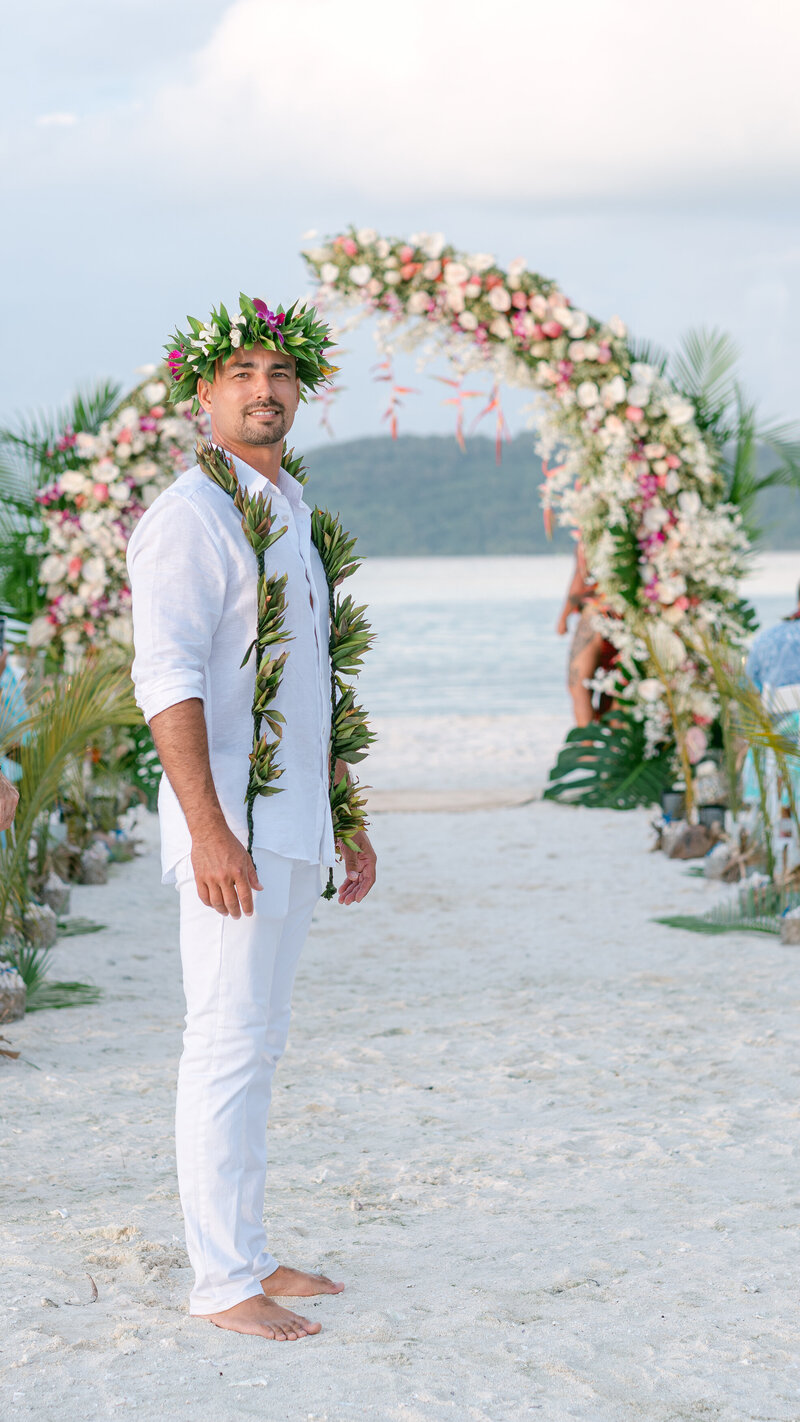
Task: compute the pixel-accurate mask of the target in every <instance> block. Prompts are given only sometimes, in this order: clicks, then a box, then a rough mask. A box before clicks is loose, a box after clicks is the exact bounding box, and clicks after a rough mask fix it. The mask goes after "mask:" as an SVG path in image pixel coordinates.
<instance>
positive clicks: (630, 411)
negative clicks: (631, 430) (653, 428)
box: [625, 405, 644, 425]
mask: <svg viewBox="0 0 800 1422" xmlns="http://www.w3.org/2000/svg"><path fill="white" fill-rule="evenodd" d="M625 418H626V420H630V421H631V424H634V425H635V424H638V422H639V420H643V419H644V410H640V409H639V406H638V405H629V406H628V408H627V410H626V411H625Z"/></svg>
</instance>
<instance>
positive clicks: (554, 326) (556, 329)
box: [542, 321, 564, 341]
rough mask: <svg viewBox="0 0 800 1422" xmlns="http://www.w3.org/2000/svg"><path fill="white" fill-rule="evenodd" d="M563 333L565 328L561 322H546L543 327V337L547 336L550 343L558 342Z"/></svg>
mask: <svg viewBox="0 0 800 1422" xmlns="http://www.w3.org/2000/svg"><path fill="white" fill-rule="evenodd" d="M563 331H564V327H563V326H562V325H561V323H560V322H559V321H545V322H544V324H543V326H542V335H543V336H546V337H547V339H548V341H557V340H558V337H559V336H560V335H562V333H563Z"/></svg>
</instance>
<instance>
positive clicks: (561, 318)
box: [552, 306, 572, 330]
mask: <svg viewBox="0 0 800 1422" xmlns="http://www.w3.org/2000/svg"><path fill="white" fill-rule="evenodd" d="M552 311H553V320H554V321H557V322H558V324H559V325H560V326H565V327H566V328H567V330H569V327H570V325H571V323H572V312H571V311H570V309H569V307H568V306H553V308H552Z"/></svg>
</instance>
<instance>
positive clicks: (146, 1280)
mask: <svg viewBox="0 0 800 1422" xmlns="http://www.w3.org/2000/svg"><path fill="white" fill-rule="evenodd" d="M646 818H647V817H646V816H645V815H643V814H632V815H624V816H617V815H614V814H612V813H610V812H609V813H607V812H601V811H597V812H592V813H590V812H585V811H580V810H572V809H568V808H561V807H557V806H550V805H547V804H542V803H538V804H532V805H527V806H525V807H522V808H516V809H504V810H495V811H489V812H480V813H472V814H462V815H459V814H447V813H442V814H414V815H402V814H380V815H379V816H378V817H377V819H376V823H375V827H374V836H375V839H376V841H377V844H378V847H379V852H380V859H381V866H380V867H381V887H380V891H379V892H376V893H375V894H374V896H373V897H372V899H371V900H370V901H368V902H367V903H366V904H365V905H363V906H362V908H361V909H359V910H356V909H348V910H343V909H340V908H338V907H337V906H336V905H326V904H322V905H321V906H320V909H319V912H318V914H317V916H316V920H315V924H314V927H313V930H312V936H311V940H310V942H309V945H308V948H307V950H306V953H305V957H304V960H303V964H302V970H301V972H300V975H299V980H298V984H297V990H296V994H295V1018H294V1024H293V1032H292V1037H291V1041H290V1046H289V1051H288V1053H287V1056H286V1058H285V1060H284V1062H283V1063H282V1066H281V1068H280V1071H279V1076H278V1081H277V1090H276V1096H275V1106H274V1112H273V1121H272V1165H271V1171H270V1179H269V1186H268V1194H267V1213H268V1218H269V1220H270V1223H271V1240H272V1245H273V1248H274V1249H275V1251H276V1252H277V1254H278V1256H279V1257H280V1258H281V1259H284V1260H286V1261H287V1262H292V1263H295V1264H298V1265H301V1266H307V1267H320V1268H322V1269H325V1270H326V1271H329V1272H331V1273H332V1274H333V1275H335V1276H339V1275H341V1276H342V1277H344V1278H346V1280H347V1283H348V1289H347V1292H346V1293H345V1294H344V1295H343V1296H342V1297H341V1298H338V1299H324V1300H321V1301H319V1302H317V1303H311V1304H310V1305H309V1311H310V1312H311V1313H312V1316H314V1317H316V1318H319V1319H320V1320H321V1321H322V1323H323V1326H324V1329H323V1332H322V1333H321V1334H320V1336H319V1337H318V1338H316V1339H311V1340H305V1341H304V1342H301V1343H297V1344H293V1345H288V1346H287V1345H285V1346H278V1345H275V1344H269V1343H262V1342H261V1341H259V1340H253V1339H245V1338H241V1337H238V1336H234V1335H231V1334H226V1333H222V1332H220V1331H218V1330H215V1329H213V1328H212V1327H211V1326H210V1325H209V1324H206V1323H204V1322H202V1321H198V1320H191V1319H190V1318H189V1317H188V1316H187V1313H186V1295H187V1291H188V1286H189V1274H188V1269H187V1262H186V1256H185V1253H184V1248H183V1243H182V1226H181V1217H180V1211H179V1206H178V1199H177V1194H176V1187H175V1177H174V1165H173V1153H172V1111H173V1089H174V1081H175V1069H176V1060H177V1055H178V1050H179V1041H180V1031H181V1016H182V1001H181V994H180V988H179V981H178V966H177V952H176V947H175V935H176V918H177V912H176V910H177V900H176V895H175V893H174V891H173V890H170V889H162V888H161V887H160V886H159V884H158V873H157V864H156V857H155V853H154V849H153V847H152V830H153V826H152V825H150V827H149V835H150V839H151V848H150V850H149V852H148V854H147V856H146V857H143V858H141V859H139V860H138V861H137V862H136V863H134V864H132V865H128V866H123V867H120V868H117V869H115V870H114V871H113V875H112V882H111V883H110V884H109V885H108V887H106V888H99V889H89V888H86V889H79V890H78V891H77V892H76V893H75V902H74V905H73V907H74V911H76V912H78V913H85V914H87V915H89V916H91V917H93V918H98V919H101V920H102V921H103V922H105V923H107V924H108V925H109V930H110V931H109V932H108V933H105V934H98V935H96V936H92V937H85V938H82V939H70V940H65V941H63V944H62V945H61V946H60V947H59V948H58V950H57V968H58V971H59V972H60V974H61V975H69V976H73V975H74V976H79V975H81V974H88V975H90V976H91V977H92V978H94V979H95V980H96V981H97V982H98V983H100V984H101V985H102V986H103V987H104V988H105V989H106V992H107V996H106V998H105V1000H104V1002H103V1003H102V1004H101V1005H100V1006H98V1007H95V1008H87V1009H80V1010H73V1011H64V1012H57V1013H56V1012H50V1013H43V1014H36V1015H31V1016H29V1017H28V1018H27V1019H26V1020H25V1022H24V1023H22V1024H19V1025H17V1026H14V1027H11V1028H7V1029H6V1035H7V1036H9V1037H11V1038H13V1040H14V1041H15V1043H16V1044H17V1045H19V1046H20V1047H21V1048H22V1051H23V1054H24V1057H25V1058H26V1059H27V1062H28V1063H35V1064H36V1066H37V1067H38V1068H39V1070H34V1068H33V1066H32V1065H30V1064H26V1062H24V1061H19V1062H16V1063H11V1062H5V1063H0V1070H2V1073H3V1081H4V1086H5V1089H4V1092H3V1109H2V1118H3V1120H2V1128H0V1140H1V1141H2V1146H3V1155H2V1161H3V1186H2V1192H3V1197H4V1198H3V1208H2V1257H3V1260H4V1264H3V1287H2V1303H3V1305H4V1307H3V1321H2V1343H0V1355H1V1356H2V1362H3V1366H2V1371H1V1372H0V1388H1V1389H2V1393H0V1416H2V1417H3V1418H6V1417H8V1418H9V1419H17V1418H20V1419H21V1418H35V1419H37V1422H40V1419H50V1418H53V1419H55V1418H58V1419H63V1422H78V1419H84V1418H102V1419H106V1418H115V1417H120V1416H123V1415H127V1413H128V1412H130V1413H134V1412H135V1414H136V1416H137V1417H139V1418H142V1419H153V1422H155V1419H159V1422H160V1419H165V1422H174V1419H176V1418H182V1417H191V1418H192V1419H196V1418H202V1419H214V1422H234V1419H236V1420H237V1422H238V1419H240V1418H249V1417H253V1418H260V1419H264V1422H281V1419H287V1422H306V1419H316V1422H322V1419H325V1422H350V1419H358V1418H371V1419H376V1422H382V1419H387V1422H394V1419H402V1422H429V1419H448V1422H450V1419H452V1422H456V1419H457V1422H462V1419H467V1422H517V1419H520V1418H527V1417H541V1418H544V1419H548V1422H563V1419H572V1418H576V1419H581V1422H612V1419H613V1422H616V1420H617V1419H620V1422H627V1419H643V1422H677V1419H703V1422H707V1420H708V1419H714V1422H733V1419H736V1422H739V1419H741V1422H744V1419H748V1422H749V1419H756V1418H758V1419H768V1422H778V1419H781V1420H782V1419H786V1422H789V1419H791V1422H796V1419H797V1418H798V1417H800V1367H799V1366H798V1364H799V1363H800V1349H799V1348H798V1289H797V1281H798V1270H797V1260H798V1243H799V1236H800V1209H798V1204H799V1203H800V1196H799V1194H798V1185H797V1151H798V1138H799V1136H800V1130H799V1128H798V1114H799V1110H798V1084H799V1083H800V1054H799V1053H798V1028H797V1020H798V1017H797V1008H798V1002H800V953H798V950H797V949H789V948H783V947H781V946H780V944H779V943H778V942H777V941H776V940H774V939H772V938H758V937H750V936H744V935H733V936H726V937H718V938H710V937H709V938H707V937H700V936H694V935H690V934H687V933H680V932H675V931H672V930H669V929H667V928H664V927H660V926H658V925H656V924H654V923H652V921H651V918H652V915H654V914H656V913H659V912H661V913H663V912H665V911H670V910H675V909H678V908H680V909H683V910H687V911H689V910H691V909H693V908H695V907H702V906H703V905H704V904H705V903H706V902H708V901H709V895H710V894H714V893H716V892H718V891H717V890H713V889H710V888H709V887H708V886H707V885H705V884H704V883H702V882H700V881H698V880H696V879H692V878H689V877H687V876H686V873H685V868H684V866H681V865H678V864H671V863H668V862H667V861H666V860H665V859H664V858H663V857H662V856H660V855H658V856H648V855H647V853H646V851H645V846H646V842H647V833H646ZM88 1276H91V1278H92V1279H94V1280H95V1282H96V1284H97V1288H98V1291H99V1298H98V1299H97V1301H96V1302H95V1303H88V1302H87V1301H88V1300H89V1298H90V1293H91V1285H90V1282H89V1277H88ZM45 1299H49V1300H51V1301H52V1303H53V1304H55V1305H57V1307H53V1306H51V1305H50V1304H47V1303H45V1302H43V1301H44V1300H45ZM69 1301H72V1302H71V1303H70V1302H69Z"/></svg>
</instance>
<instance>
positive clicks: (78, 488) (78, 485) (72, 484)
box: [58, 469, 91, 494]
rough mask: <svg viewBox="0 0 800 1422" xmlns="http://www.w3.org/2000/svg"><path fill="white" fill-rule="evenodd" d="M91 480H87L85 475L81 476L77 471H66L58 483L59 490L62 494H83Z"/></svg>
mask: <svg viewBox="0 0 800 1422" xmlns="http://www.w3.org/2000/svg"><path fill="white" fill-rule="evenodd" d="M87 483H88V484H89V487H91V480H87V478H86V475H85V474H79V473H78V470H77V469H66V470H65V471H64V473H63V474H62V475H61V477H60V478H59V481H58V488H59V490H60V492H61V493H62V494H82V493H83V492H84V489H85V487H86V485H87Z"/></svg>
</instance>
